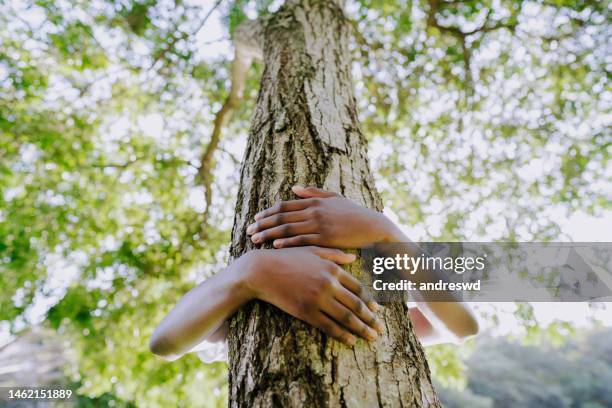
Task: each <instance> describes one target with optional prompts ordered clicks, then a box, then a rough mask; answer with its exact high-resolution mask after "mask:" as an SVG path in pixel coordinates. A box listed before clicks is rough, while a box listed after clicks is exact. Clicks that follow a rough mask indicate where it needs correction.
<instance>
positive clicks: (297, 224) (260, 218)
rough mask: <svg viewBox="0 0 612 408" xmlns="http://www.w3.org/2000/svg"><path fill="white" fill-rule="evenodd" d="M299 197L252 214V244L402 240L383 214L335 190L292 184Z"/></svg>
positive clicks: (361, 243) (345, 244) (347, 244)
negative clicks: (253, 218)
mask: <svg viewBox="0 0 612 408" xmlns="http://www.w3.org/2000/svg"><path fill="white" fill-rule="evenodd" d="M293 192H294V193H295V194H296V195H298V196H299V197H301V198H302V199H301V200H292V201H282V202H280V203H277V204H276V205H274V206H272V207H270V208H268V209H266V210H264V211H262V212H260V213H258V214H256V215H255V220H256V221H255V222H254V223H253V224H251V225H249V227H248V228H247V234H249V235H251V240H252V241H253V242H254V243H255V244H261V243H263V242H265V241H269V240H274V242H273V245H274V247H275V248H284V247H294V246H302V245H319V246H325V247H334V248H359V247H363V246H366V245H371V244H374V243H376V242H384V241H394V240H396V241H403V240H405V237H403V235H402V233H401V232H400V231H399V229H398V228H397V227H396V226H395V225H394V224H393V223H392V222H391V221H390V220H389V219H388V218H387V217H385V216H384V215H383V214H381V213H379V212H377V211H374V210H370V209H368V208H364V207H362V206H360V205H358V204H355V203H354V202H352V201H351V200H349V199H347V198H344V197H341V196H340V195H338V194H336V193H332V192H329V191H325V190H322V189H319V188H316V187H299V186H295V187H293Z"/></svg>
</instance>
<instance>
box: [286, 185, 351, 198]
mask: <svg viewBox="0 0 612 408" xmlns="http://www.w3.org/2000/svg"><path fill="white" fill-rule="evenodd" d="M291 190H292V191H293V192H294V193H295V194H296V195H297V196H298V197H301V198H313V197H319V198H329V197H341V196H340V194H338V193H334V192H332V191H327V190H323V189H322V188H318V187H302V186H293V187H292V188H291Z"/></svg>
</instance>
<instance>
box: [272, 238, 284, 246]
mask: <svg viewBox="0 0 612 408" xmlns="http://www.w3.org/2000/svg"><path fill="white" fill-rule="evenodd" d="M282 243H283V241H281V240H280V239H277V240H276V241H274V242H273V243H272V245H274V248H280V247H281V246H282Z"/></svg>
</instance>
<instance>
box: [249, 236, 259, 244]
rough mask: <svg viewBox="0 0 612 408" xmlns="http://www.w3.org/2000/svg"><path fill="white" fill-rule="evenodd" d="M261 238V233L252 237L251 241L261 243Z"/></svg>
mask: <svg viewBox="0 0 612 408" xmlns="http://www.w3.org/2000/svg"><path fill="white" fill-rule="evenodd" d="M260 239H261V235H259V234H255V235H253V236H252V237H251V241H253V242H254V243H256V244H259V240H260Z"/></svg>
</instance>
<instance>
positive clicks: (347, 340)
mask: <svg viewBox="0 0 612 408" xmlns="http://www.w3.org/2000/svg"><path fill="white" fill-rule="evenodd" d="M356 341H357V339H356V338H355V336H346V338H345V339H344V343H345V344H346V345H347V346H351V347H352V346H354V345H355V342H356Z"/></svg>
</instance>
